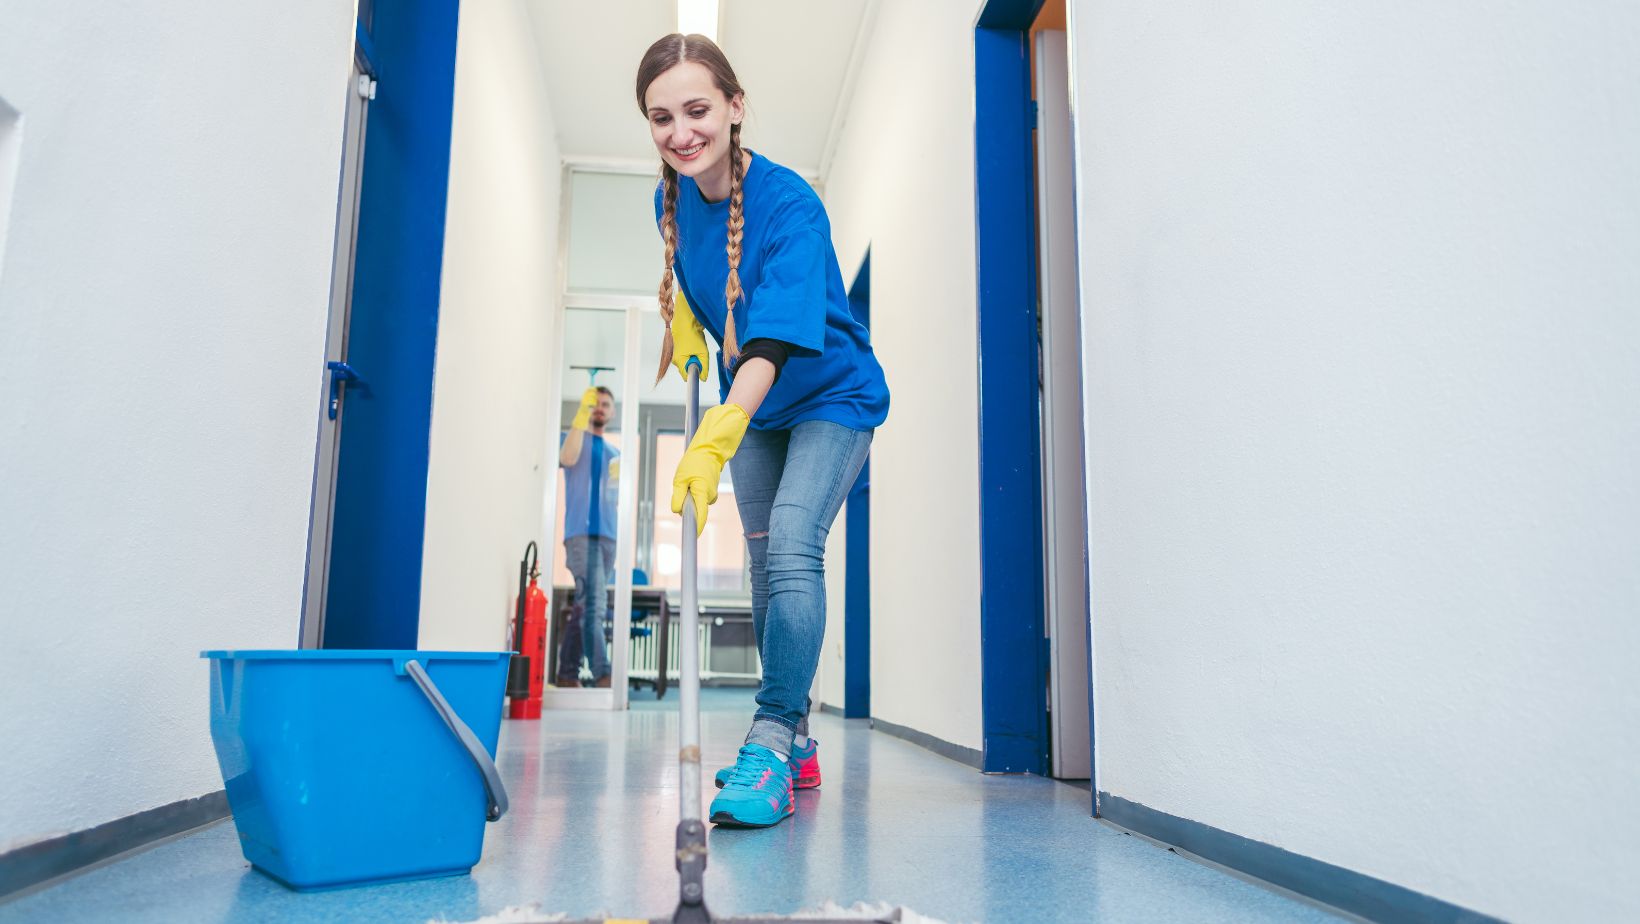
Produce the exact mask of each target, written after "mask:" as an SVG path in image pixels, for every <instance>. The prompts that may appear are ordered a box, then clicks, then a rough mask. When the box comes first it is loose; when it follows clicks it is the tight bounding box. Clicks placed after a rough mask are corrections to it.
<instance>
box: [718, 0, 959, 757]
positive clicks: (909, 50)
mask: <svg viewBox="0 0 1640 924" xmlns="http://www.w3.org/2000/svg"><path fill="white" fill-rule="evenodd" d="M977 10H978V4H977V3H976V2H972V0H969V2H961V3H952V2H949V0H896V2H894V3H884V4H881V6H880V8H879V11H878V14H877V23H876V26H875V28H874V29H873V30H872V32H871V36H870V39H869V41H870V45H869V47H868V48H867V49H866V51H865V53H864V57H863V59H862V63H861V71H860V76H859V80H858V83H857V84H856V87H857V89H856V90H855V93H854V96H853V99H852V100H851V102H850V105H849V109H848V114H847V116H846V122H845V125H844V129H843V134H842V137H841V140H840V141H839V143H838V147H837V153H836V156H835V159H834V160H833V162H832V169H831V173H830V174H828V175H827V176H826V177H825V193H826V195H825V198H826V208H827V210H828V212H829V213H830V215H831V221H832V232H833V239H834V242H835V243H836V246H837V255H838V258H839V260H840V261H841V263H842V266H843V274H844V277H845V282H848V281H852V279H853V276H854V272H855V270H856V269H858V267H859V265H860V260H861V259H862V258H863V257H864V256H865V253H866V248H867V247H868V246H869V247H870V248H871V253H872V260H871V317H872V332H871V339H872V344H873V346H874V347H875V348H876V351H877V355H878V357H879V358H880V359H881V360H882V364H883V368H884V370H885V371H886V373H887V375H888V385H889V389H890V391H891V392H892V393H893V402H892V405H891V407H890V409H889V417H888V422H887V424H886V425H884V426H883V427H882V428H881V429H880V430H878V431H877V436H876V442H875V444H874V446H873V448H872V463H871V504H872V512H871V531H872V534H871V549H872V551H871V578H872V581H871V583H872V587H871V616H872V626H871V660H872V672H871V676H872V688H871V711H872V714H873V715H874V716H876V717H877V718H881V719H884V720H887V721H889V722H894V723H897V724H900V725H905V726H909V727H911V728H914V729H916V730H918V731H922V732H924V733H927V734H930V735H933V736H935V737H937V738H941V739H943V740H945V741H949V742H952V743H954V744H959V745H962V746H964V747H969V748H976V749H977V748H979V747H980V746H981V743H982V742H981V728H982V726H981V717H980V689H979V683H978V679H977V678H978V677H979V669H980V660H979V514H978V511H977V509H976V508H975V506H974V502H973V501H974V496H975V492H976V491H977V490H978V485H979V435H978V430H977V429H976V421H977V413H978V387H977V385H976V383H975V379H974V368H975V349H976V342H977V334H976V330H975V314H974V306H975V282H974V270H973V256H974V196H973V189H974V153H973V152H974V118H973V96H974V68H973V22H974V15H975V12H976V11H977ZM748 92H755V88H748ZM908 659H913V660H914V662H915V669H908V668H907V664H908Z"/></svg>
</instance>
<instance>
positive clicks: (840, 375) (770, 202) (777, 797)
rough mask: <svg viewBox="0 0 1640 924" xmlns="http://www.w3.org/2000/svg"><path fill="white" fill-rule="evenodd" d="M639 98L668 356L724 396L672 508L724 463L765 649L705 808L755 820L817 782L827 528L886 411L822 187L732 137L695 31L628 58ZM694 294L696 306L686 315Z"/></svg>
mask: <svg viewBox="0 0 1640 924" xmlns="http://www.w3.org/2000/svg"><path fill="white" fill-rule="evenodd" d="M637 89H638V106H639V108H640V109H641V110H642V111H643V113H644V115H645V116H646V117H647V118H648V119H649V131H650V135H651V136H652V137H653V139H654V141H655V148H656V150H658V151H659V152H660V155H661V160H662V162H663V166H662V180H661V183H660V186H659V188H658V189H657V190H656V191H655V215H656V221H657V224H658V225H659V226H660V232H661V238H662V240H663V241H665V243H666V266H665V268H664V272H663V273H662V276H661V284H660V306H661V315H662V317H663V318H664V319H665V320H666V323H667V334H666V337H665V339H664V341H663V342H662V346H661V365H660V369H661V371H660V374H661V375H664V374H665V373H666V366H667V364H668V363H671V364H672V365H674V366H676V367H677V368H678V372H679V373H680V374H681V375H683V376H684V378H685V380H686V381H687V380H688V378H689V375H690V371H689V364H690V361H691V360H696V361H698V362H699V363H700V369H701V370H702V371H701V374H702V377H704V370H705V369H706V368H707V367H708V364H707V346H706V338H705V336H704V332H705V331H710V332H711V334H712V337H713V338H714V339H715V340H717V342H718V343H719V344H720V347H721V348H720V350H719V352H718V364H717V374H718V386H719V389H720V390H721V393H722V397H723V403H722V404H720V405H718V406H717V407H714V408H712V409H711V410H709V411H707V412H706V414H705V416H704V418H703V419H702V420H701V422H700V427H699V429H698V430H697V431H696V432H695V436H694V439H693V440H692V441H691V442H690V444H689V448H688V450H687V451H686V452H685V453H684V455H683V458H682V460H681V461H679V463H678V468H677V474H676V475H675V476H674V477H673V481H672V484H673V493H672V512H674V513H682V511H683V504H684V499H685V498H686V497H689V498H692V499H693V501H694V505H693V506H694V512H695V530H696V533H697V534H698V533H699V532H700V531H701V530H703V529H704V528H705V526H706V516H707V509H708V506H709V505H710V504H712V503H714V502H715V501H716V500H717V493H718V480H719V479H720V478H721V477H722V474H723V466H724V464H725V463H727V462H728V461H729V460H730V459H731V458H733V460H734V463H733V465H734V482H735V502H736V504H737V506H738V507H739V508H740V519H741V522H742V523H743V524H744V526H745V529H746V545H747V549H748V551H749V552H750V555H751V562H752V625H753V627H754V630H755V632H756V635H757V646H758V651H759V652H760V653H761V655H762V659H763V683H762V686H761V687H760V688H759V690H758V693H757V714H756V716H755V717H754V718H753V720H752V728H751V731H750V732H749V733H748V734H747V735H746V743H745V745H743V746H742V747H741V749H740V755H739V757H738V758H737V759H736V761H735V764H734V766H732V767H726V768H724V769H723V770H720V771H718V773H717V775H716V777H715V782H716V783H717V785H718V786H719V787H720V788H721V790H722V791H721V792H719V793H718V795H717V798H715V799H713V800H712V806H711V809H710V811H709V813H708V816H709V817H710V819H711V820H712V822H714V823H716V824H724V825H742V826H747V827H767V826H769V825H773V824H777V823H779V822H780V821H781V820H783V819H785V818H787V817H789V816H790V815H791V814H792V813H793V811H794V802H793V799H792V790H793V788H794V787H796V788H807V787H812V786H818V785H820V764H819V756H818V747H819V746H818V743H817V742H815V741H814V740H812V739H811V738H809V737H808V712H809V699H808V692H809V687H810V685H811V684H812V683H813V682H814V673H815V669H816V667H817V666H818V664H819V660H820V644H821V638H822V635H823V634H824V631H825V622H826V584H825V570H824V561H823V558H824V555H825V547H826V534H827V533H828V532H829V531H830V530H831V524H832V521H833V520H834V519H836V517H837V511H838V509H839V508H840V507H842V504H843V499H844V497H845V496H847V494H848V491H849V489H850V488H851V487H852V486H853V484H854V479H855V476H857V475H858V474H859V472H860V467H861V465H862V464H863V463H864V461H865V458H866V452H867V451H868V450H869V449H870V448H871V436H872V432H873V430H874V429H875V428H876V427H877V426H878V425H880V424H881V423H882V422H883V420H884V418H885V417H886V416H887V415H888V386H887V384H886V383H885V382H884V380H883V370H882V367H881V366H880V365H878V363H877V358H876V356H874V355H873V354H872V351H871V342H870V339H869V336H868V335H867V333H866V329H865V328H864V327H863V326H861V325H860V323H859V322H857V321H856V320H855V319H854V317H853V315H851V314H850V313H849V307H848V300H847V296H846V295H845V292H844V288H843V275H842V272H841V271H840V270H839V269H838V266H837V254H836V252H835V251H834V250H833V249H832V244H831V224H830V222H829V221H828V219H827V218H826V210H825V207H824V206H822V205H821V204H820V197H819V196H817V195H815V192H814V190H813V189H811V188H810V187H809V184H808V183H807V182H805V181H804V180H803V179H802V178H801V177H799V176H798V175H797V174H796V173H793V172H792V171H791V170H788V169H786V168H785V167H782V166H780V165H779V164H776V163H774V162H772V161H770V160H769V159H768V158H766V157H763V156H762V155H760V154H757V153H756V152H753V151H749V150H746V149H744V148H742V147H741V145H740V130H741V122H742V120H743V119H744V118H745V115H746V99H745V93H744V91H743V90H742V89H741V86H740V83H739V81H738V80H736V78H735V72H734V69H733V68H731V67H730V66H729V61H728V59H726V58H725V57H724V55H723V52H722V51H721V50H719V49H718V47H717V45H715V44H713V43H712V41H711V40H710V39H707V38H706V37H704V36H700V35H689V36H684V35H669V36H667V37H665V38H663V39H661V40H660V41H658V42H656V43H655V44H654V45H651V46H650V48H649V51H648V52H647V53H646V54H645V55H644V57H643V61H642V62H641V63H640V64H639V65H638V86H637ZM691 306H693V309H692V310H691Z"/></svg>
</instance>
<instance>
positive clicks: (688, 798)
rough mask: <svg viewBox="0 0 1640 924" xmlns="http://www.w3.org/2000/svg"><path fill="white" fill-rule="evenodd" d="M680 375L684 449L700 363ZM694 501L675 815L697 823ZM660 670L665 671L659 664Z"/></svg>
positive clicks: (691, 505)
mask: <svg viewBox="0 0 1640 924" xmlns="http://www.w3.org/2000/svg"><path fill="white" fill-rule="evenodd" d="M687 370H688V371H687V372H686V373H685V375H684V380H685V382H686V383H687V385H686V388H685V391H686V393H687V398H686V404H685V412H684V418H683V421H684V422H683V429H684V433H683V442H684V445H685V446H686V447H687V446H688V444H689V442H690V441H691V440H693V439H694V438H695V428H696V427H698V426H699V425H700V378H699V377H698V376H697V373H701V374H704V373H702V370H701V367H700V362H699V361H698V360H694V359H691V360H690V361H689V365H688V367H687ZM694 525H695V502H694V498H693V497H692V496H688V495H685V497H684V501H683V522H682V524H681V526H682V538H683V550H682V551H683V575H682V597H683V618H682V620H681V625H680V628H681V630H682V635H683V647H682V650H681V652H680V656H679V663H678V667H679V674H680V676H679V678H678V796H679V798H678V816H679V820H680V821H696V820H699V819H700V595H699V588H698V583H697V576H698V572H697V559H696V535H695V530H694ZM661 669H662V670H665V666H664V665H663V666H662V668H661Z"/></svg>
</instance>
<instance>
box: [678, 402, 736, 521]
mask: <svg viewBox="0 0 1640 924" xmlns="http://www.w3.org/2000/svg"><path fill="white" fill-rule="evenodd" d="M751 422H752V420H751V418H750V417H747V416H746V409H745V408H743V407H741V406H740V405H738V404H720V405H718V406H717V407H715V408H712V409H711V410H709V411H707V412H706V414H705V415H704V416H702V417H701V419H700V428H699V429H697V430H696V431H695V438H694V439H692V440H690V441H689V449H688V450H687V451H686V452H684V454H683V458H682V459H679V460H678V471H677V474H675V475H673V476H672V512H673V513H683V499H684V498H685V497H692V498H694V500H695V535H697V536H698V535H700V534H701V531H703V530H704V529H706V508H707V507H709V506H711V505H712V504H715V503H717V496H718V480H719V479H721V478H722V477H723V465H724V463H726V462H728V461H729V459H730V458H731V457H733V456H734V454H735V450H736V449H739V448H740V440H741V437H743V436H745V435H746V427H747V425H748V424H750V423H751Z"/></svg>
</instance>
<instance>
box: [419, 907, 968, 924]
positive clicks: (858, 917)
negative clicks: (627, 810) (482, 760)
mask: <svg viewBox="0 0 1640 924" xmlns="http://www.w3.org/2000/svg"><path fill="white" fill-rule="evenodd" d="M661 920H665V919H664V918H663V919H661ZM717 920H719V921H721V922H723V924H765V922H769V924H773V922H778V921H813V922H819V921H869V922H874V924H945V922H943V921H937V920H935V919H933V918H929V917H924V916H922V915H920V914H918V913H917V912H915V911H912V910H910V909H909V908H899V907H895V906H893V905H890V904H888V903H886V902H884V903H881V904H876V905H868V904H866V903H865V902H857V903H856V904H855V905H854V906H853V907H851V908H842V907H839V906H838V905H837V904H835V903H833V902H826V903H825V904H824V905H821V906H820V907H819V908H815V909H814V910H812V911H799V912H797V913H795V914H786V915H775V916H767V917H738V918H719V919H717ZM427 924H457V922H454V921H446V920H444V919H443V918H438V919H436V920H432V921H428V922H427ZM464 924H649V922H648V921H646V920H644V919H642V918H612V917H600V918H593V919H591V920H587V919H586V918H571V917H569V916H568V915H563V914H545V913H543V912H541V911H540V910H539V909H538V907H537V906H535V905H525V906H522V907H515V908H503V909H502V910H501V911H498V912H496V913H495V914H492V915H490V916H489V917H483V918H479V919H478V920H476V921H470V922H464Z"/></svg>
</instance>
